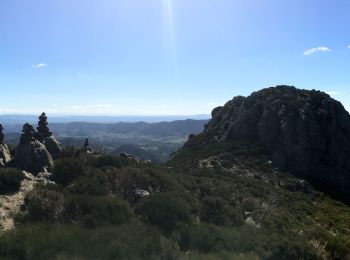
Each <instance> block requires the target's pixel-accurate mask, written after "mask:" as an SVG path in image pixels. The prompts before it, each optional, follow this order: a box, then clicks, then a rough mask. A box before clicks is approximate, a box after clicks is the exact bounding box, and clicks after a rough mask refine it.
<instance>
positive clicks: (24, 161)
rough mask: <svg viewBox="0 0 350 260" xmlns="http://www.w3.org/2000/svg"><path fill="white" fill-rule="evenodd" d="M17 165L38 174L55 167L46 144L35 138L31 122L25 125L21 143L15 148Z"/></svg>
mask: <svg viewBox="0 0 350 260" xmlns="http://www.w3.org/2000/svg"><path fill="white" fill-rule="evenodd" d="M15 163H16V165H17V166H18V167H19V168H21V169H23V170H26V171H29V172H31V173H34V174H37V173H39V172H42V171H43V170H44V169H45V168H47V169H48V170H50V169H52V168H53V165H54V163H53V159H52V156H51V155H50V153H49V152H48V150H47V149H46V147H45V145H44V144H42V143H40V142H39V141H38V140H36V139H35V132H34V128H33V126H32V125H30V124H28V123H27V124H25V125H24V126H23V130H22V135H21V139H20V143H19V144H18V146H17V147H16V150H15Z"/></svg>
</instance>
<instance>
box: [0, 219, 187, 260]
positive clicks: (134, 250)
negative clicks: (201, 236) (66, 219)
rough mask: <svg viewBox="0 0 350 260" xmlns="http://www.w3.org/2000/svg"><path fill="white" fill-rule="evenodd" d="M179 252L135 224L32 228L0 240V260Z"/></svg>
mask: <svg viewBox="0 0 350 260" xmlns="http://www.w3.org/2000/svg"><path fill="white" fill-rule="evenodd" d="M180 254H181V252H180V251H179V249H178V248H177V246H176V245H175V244H174V243H173V242H171V241H170V240H168V239H166V238H165V237H162V236H161V234H160V233H159V232H158V231H157V230H155V229H154V228H151V227H147V226H145V225H142V224H140V223H139V222H132V223H130V224H127V225H121V226H114V227H105V228H95V229H85V228H82V227H78V226H71V225H65V226H60V227H58V226H54V225H46V224H36V225H30V226H22V227H19V228H17V229H16V230H13V231H11V232H9V233H7V234H6V236H1V237H0V258H1V259H9V260H10V259H11V260H15V259H18V260H20V259H27V260H46V259H169V260H172V259H179V256H180Z"/></svg>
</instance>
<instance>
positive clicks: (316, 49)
mask: <svg viewBox="0 0 350 260" xmlns="http://www.w3.org/2000/svg"><path fill="white" fill-rule="evenodd" d="M329 51H331V49H330V48H328V47H316V48H311V49H308V50H306V51H304V53H303V55H304V56H309V55H312V54H314V53H316V52H329Z"/></svg>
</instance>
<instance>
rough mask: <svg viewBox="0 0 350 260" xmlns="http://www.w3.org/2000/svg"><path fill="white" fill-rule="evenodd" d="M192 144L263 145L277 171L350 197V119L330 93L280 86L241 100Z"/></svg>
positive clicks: (220, 111)
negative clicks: (289, 173) (283, 171)
mask: <svg viewBox="0 0 350 260" xmlns="http://www.w3.org/2000/svg"><path fill="white" fill-rule="evenodd" d="M204 137H205V138H204ZM192 138H194V139H196V140H197V143H202V144H203V145H208V144H213V143H216V144H218V143H223V144H234V143H238V142H243V143H246V144H253V145H258V146H260V147H262V148H263V154H264V156H265V157H267V159H269V160H271V161H272V164H273V165H274V167H277V168H279V169H281V170H287V171H289V172H291V173H293V174H294V175H296V176H298V177H302V178H305V179H306V180H308V181H310V183H311V184H314V183H316V184H320V185H322V186H323V187H328V188H330V189H336V190H337V191H339V192H340V193H342V194H343V195H344V194H347V195H345V196H348V195H349V196H350V160H349V159H350V115H349V113H348V112H347V111H346V110H345V109H344V107H343V106H342V105H341V103H340V102H338V101H336V100H334V99H332V98H331V97H330V96H329V95H327V94H326V93H323V92H320V91H316V90H311V91H308V90H300V89H297V88H295V87H290V86H277V87H273V88H267V89H263V90H261V91H258V92H255V93H253V94H252V95H250V96H249V97H241V96H239V97H235V98H233V99H232V100H231V101H229V102H227V103H226V104H225V105H224V106H223V107H218V108H215V109H214V110H213V112H212V120H211V121H210V122H209V123H208V125H207V126H206V129H205V131H204V133H202V134H200V135H199V136H197V137H192ZM196 140H195V141H196ZM192 142H193V140H192ZM189 143H191V139H190V141H189ZM184 149H186V145H185V147H184Z"/></svg>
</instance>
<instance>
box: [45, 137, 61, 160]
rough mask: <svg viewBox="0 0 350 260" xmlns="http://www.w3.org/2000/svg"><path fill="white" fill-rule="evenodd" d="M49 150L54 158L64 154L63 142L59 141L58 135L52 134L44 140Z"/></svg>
mask: <svg viewBox="0 0 350 260" xmlns="http://www.w3.org/2000/svg"><path fill="white" fill-rule="evenodd" d="M43 143H44V145H45V147H46V149H47V151H48V152H49V153H50V154H51V156H52V158H53V159H57V158H59V157H60V156H61V154H62V144H61V143H60V142H58V141H57V139H56V137H55V136H53V135H51V136H48V137H45V139H44V141H43Z"/></svg>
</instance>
